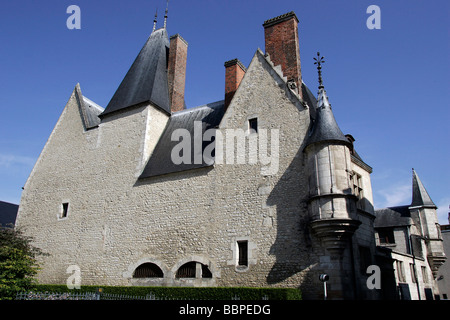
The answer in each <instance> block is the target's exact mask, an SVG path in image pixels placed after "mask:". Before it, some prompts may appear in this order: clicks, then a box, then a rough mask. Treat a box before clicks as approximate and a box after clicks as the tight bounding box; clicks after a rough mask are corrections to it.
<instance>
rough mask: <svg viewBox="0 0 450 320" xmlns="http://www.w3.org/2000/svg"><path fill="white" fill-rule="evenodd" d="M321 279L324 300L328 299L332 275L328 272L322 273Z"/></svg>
mask: <svg viewBox="0 0 450 320" xmlns="http://www.w3.org/2000/svg"><path fill="white" fill-rule="evenodd" d="M319 280H320V281H322V282H323V300H327V281H328V280H330V277H329V276H328V275H327V274H326V273H322V274H321V275H320V276H319Z"/></svg>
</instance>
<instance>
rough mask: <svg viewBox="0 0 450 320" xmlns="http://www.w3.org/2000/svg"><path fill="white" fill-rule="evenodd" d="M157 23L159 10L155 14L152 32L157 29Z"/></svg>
mask: <svg viewBox="0 0 450 320" xmlns="http://www.w3.org/2000/svg"><path fill="white" fill-rule="evenodd" d="M156 22H158V9H156V12H155V19H154V20H153V30H152V32H153V31H155V29H156Z"/></svg>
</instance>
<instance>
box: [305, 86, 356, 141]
mask: <svg viewBox="0 0 450 320" xmlns="http://www.w3.org/2000/svg"><path fill="white" fill-rule="evenodd" d="M315 114H316V118H315V120H314V123H313V125H312V126H313V127H312V130H311V131H310V134H309V136H308V138H307V142H306V145H305V147H306V146H308V145H310V144H313V143H317V142H323V141H329V142H338V143H344V144H347V145H349V144H350V142H349V141H348V139H347V138H346V137H345V135H344V134H343V133H342V131H341V129H340V128H339V126H338V124H337V122H336V119H335V118H334V115H333V111H332V110H331V105H330V102H329V101H328V97H327V93H326V91H325V88H324V87H323V86H321V87H319V92H318V96H317V108H316V110H315Z"/></svg>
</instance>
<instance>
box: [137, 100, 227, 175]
mask: <svg viewBox="0 0 450 320" xmlns="http://www.w3.org/2000/svg"><path fill="white" fill-rule="evenodd" d="M224 111H225V108H224V101H223V100H222V101H218V102H214V103H210V104H206V105H203V106H199V107H196V108H190V109H186V110H182V111H178V112H175V113H173V114H172V116H171V117H170V118H169V121H168V123H167V125H166V128H165V129H164V132H163V134H162V135H161V138H160V139H159V141H158V143H157V145H156V146H155V150H154V151H153V153H152V155H151V156H150V159H149V161H148V163H147V165H146V167H145V168H144V171H143V172H142V174H141V176H140V178H148V177H153V176H158V175H163V174H168V173H173V172H180V171H186V170H191V169H197V168H203V167H207V166H210V165H212V163H206V162H205V159H203V157H201V162H199V163H195V161H194V160H195V159H194V156H195V155H194V151H192V152H191V161H190V163H181V164H175V163H174V162H173V161H172V158H171V155H172V150H174V147H175V146H176V145H178V144H179V143H181V142H180V141H172V133H173V132H174V131H175V130H177V129H185V130H187V132H188V133H189V137H190V138H191V140H190V147H191V150H195V149H194V139H195V137H194V129H195V126H196V124H197V126H198V125H201V137H200V141H201V139H202V137H203V133H204V132H205V131H206V130H208V129H211V128H216V127H218V126H219V124H220V120H222V117H223V115H224ZM198 128H200V127H198ZM198 131H199V132H200V130H198ZM211 143H212V142H210V141H204V142H202V147H201V150H200V149H199V151H201V153H202V155H203V152H204V150H205V148H206V146H208V145H209V144H211Z"/></svg>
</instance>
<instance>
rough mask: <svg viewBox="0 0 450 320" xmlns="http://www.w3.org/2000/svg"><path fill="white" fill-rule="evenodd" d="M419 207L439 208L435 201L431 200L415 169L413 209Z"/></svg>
mask: <svg viewBox="0 0 450 320" xmlns="http://www.w3.org/2000/svg"><path fill="white" fill-rule="evenodd" d="M418 206H424V207H431V208H437V207H436V205H435V204H434V202H433V200H431V198H430V195H429V194H428V192H427V190H426V189H425V187H424V186H423V184H422V181H420V179H419V176H418V175H417V173H416V171H414V169H413V194H412V202H411V207H418Z"/></svg>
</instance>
